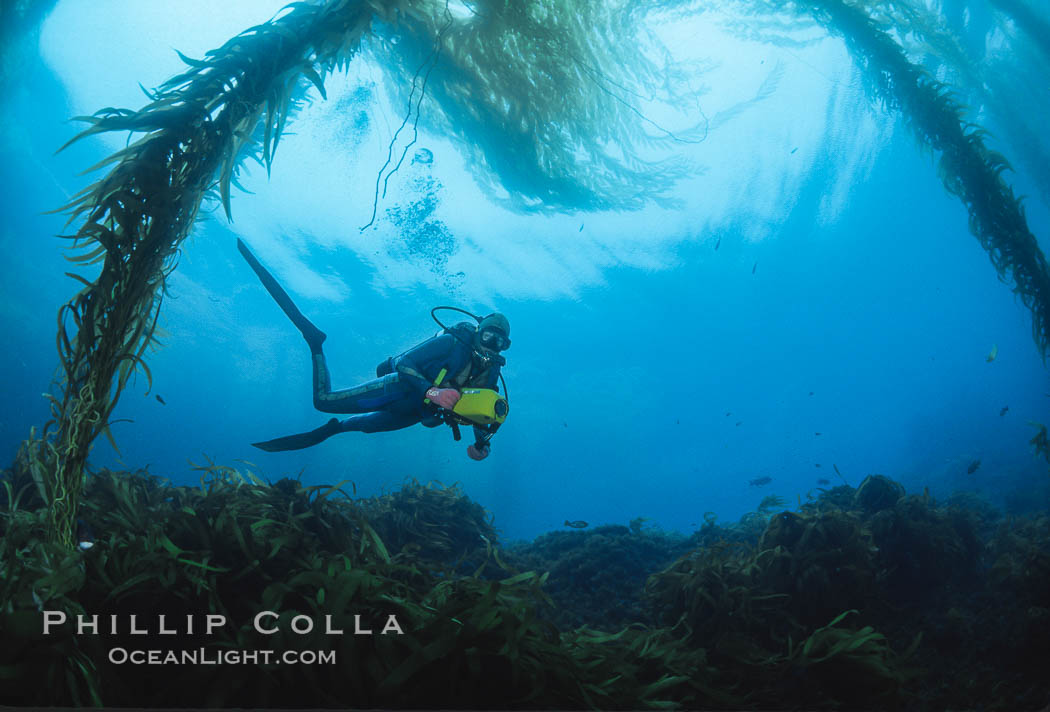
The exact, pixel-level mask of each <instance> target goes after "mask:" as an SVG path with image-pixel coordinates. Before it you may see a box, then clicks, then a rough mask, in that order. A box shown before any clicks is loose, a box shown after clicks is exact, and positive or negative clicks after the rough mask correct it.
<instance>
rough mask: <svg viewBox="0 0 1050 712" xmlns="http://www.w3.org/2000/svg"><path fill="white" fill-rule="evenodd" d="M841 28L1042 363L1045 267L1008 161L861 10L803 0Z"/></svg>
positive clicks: (1047, 332) (1049, 338)
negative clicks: (1026, 315)
mask: <svg viewBox="0 0 1050 712" xmlns="http://www.w3.org/2000/svg"><path fill="white" fill-rule="evenodd" d="M797 7H798V9H799V10H800V11H803V12H808V13H810V14H812V15H813V16H814V17H815V18H816V19H817V20H818V22H820V23H821V24H823V25H824V26H825V27H827V28H828V29H829V30H831V31H832V32H835V33H838V34H841V35H842V36H843V38H844V39H845V41H846V44H847V45H848V46H849V48H850V51H851V52H852V54H853V57H854V60H855V61H856V62H857V64H858V65H860V67H861V69H862V70H863V71H864V72H865V75H866V76H867V78H868V80H869V82H870V86H871V91H872V92H873V94H874V95H875V97H877V98H878V99H880V100H881V101H882V102H883V103H884V104H885V105H886V106H887V107H888V108H890V109H899V110H900V111H901V112H902V114H903V116H904V118H905V120H906V121H907V122H908V123H909V124H910V125H911V127H912V130H913V131H914V133H915V135H916V137H917V138H918V140H919V142H920V144H921V145H922V146H923V147H925V148H927V149H929V150H931V151H935V152H937V153H939V154H940V174H941V179H942V181H943V182H944V186H945V188H946V189H947V190H948V191H949V192H950V193H952V194H953V195H956V196H958V198H959V199H960V200H961V201H962V202H963V204H964V205H965V206H966V209H967V211H968V212H969V215H970V231H971V232H972V233H973V235H974V236H975V237H976V238H977V240H978V242H980V243H981V246H982V247H983V248H984V249H985V251H986V252H988V255H989V257H990V258H991V261H992V264H993V265H994V267H995V269H996V272H997V273H998V274H999V278H1000V279H1001V280H1003V281H1008V280H1010V279H1012V281H1013V284H1014V288H1013V291H1014V293H1015V294H1017V295H1018V296H1019V297H1020V299H1021V302H1022V303H1023V304H1024V305H1025V306H1026V307H1028V309H1029V310H1030V311H1031V314H1032V337H1033V339H1034V340H1035V343H1036V346H1037V348H1038V349H1039V353H1040V354H1041V355H1042V357H1043V360H1044V362H1045V360H1046V356H1047V349H1048V347H1050V269H1048V266H1047V261H1046V257H1045V256H1044V254H1043V252H1042V250H1041V249H1040V248H1039V244H1038V242H1037V241H1036V238H1035V236H1034V235H1033V234H1032V232H1031V230H1030V229H1029V227H1028V223H1027V221H1026V219H1025V213H1024V208H1023V206H1022V205H1021V201H1020V199H1018V198H1017V197H1016V196H1015V195H1014V192H1013V189H1012V188H1011V187H1010V186H1009V185H1008V184H1007V182H1006V181H1005V180H1004V179H1003V176H1002V174H1003V172H1004V171H1005V170H1007V169H1008V168H1009V164H1008V163H1007V162H1006V159H1005V158H1003V156H1001V155H1000V154H998V153H996V152H995V151H992V150H991V149H989V148H988V147H987V145H986V143H985V140H984V139H985V133H984V131H983V130H981V129H980V127H977V126H974V125H972V124H969V123H967V122H966V121H965V120H964V119H963V107H962V106H961V105H960V104H959V103H958V102H957V101H956V100H955V98H954V97H953V96H952V93H951V91H950V89H949V87H947V86H946V85H944V84H942V83H941V82H939V81H937V80H936V79H935V78H933V77H932V76H930V75H929V74H928V73H927V72H926V71H925V70H923V69H922V67H920V66H918V65H916V64H913V63H912V62H910V61H909V60H908V58H907V56H906V54H905V52H904V50H903V49H902V47H901V46H900V45H899V44H898V43H897V41H896V40H895V39H894V38H893V37H892V36H891V35H890V34H889V32H888V31H886V30H885V29H883V28H881V27H880V26H879V25H878V24H876V22H874V21H873V20H872V19H871V18H870V17H869V16H868V15H867V14H866V13H865V12H863V11H862V10H860V9H858V8H856V7H854V6H852V5H850V4H847V3H846V2H843V0H801V1H800V2H798V3H797Z"/></svg>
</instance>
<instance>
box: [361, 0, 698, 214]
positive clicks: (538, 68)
mask: <svg viewBox="0 0 1050 712" xmlns="http://www.w3.org/2000/svg"><path fill="white" fill-rule="evenodd" d="M432 5H433V6H437V7H439V8H443V7H444V2H442V1H440V0H434V2H433V3H432ZM420 7H422V5H420ZM470 7H471V10H472V13H473V14H472V15H471V16H470V17H468V18H466V19H457V20H456V21H454V22H452V23H450V24H448V23H447V20H446V17H445V16H444V14H443V13H442V12H433V11H431V12H424V11H420V10H415V11H411V12H409V13H407V14H406V15H405V16H403V17H400V18H398V22H397V24H396V26H393V27H390V28H387V29H386V30H385V31H381V32H377V34H378V37H379V38H380V40H381V41H380V42H377V43H375V51H376V52H377V54H378V55H379V57H380V60H381V61H382V62H383V63H384V64H385V65H387V66H388V67H394V68H396V71H397V72H398V75H399V77H400V79H399V80H396V81H394V82H393V84H392V86H393V87H394V88H395V90H397V89H400V93H399V97H400V101H407V100H409V99H411V98H412V95H411V94H410V90H414V89H415V87H416V85H417V82H413V78H414V77H417V76H419V75H420V68H421V67H426V66H427V64H426V63H427V61H428V58H429V57H430V56H431V55H432V54H433V52H434V41H435V40H434V38H435V37H440V43H441V53H440V58H439V60H438V61H437V62H436V63H435V64H434V66H433V67H432V68H430V69H426V70H425V71H426V73H427V75H428V77H427V83H426V94H427V98H428V99H429V101H428V102H427V104H426V105H425V108H424V112H425V114H426V119H427V120H428V121H429V122H430V123H431V124H433V125H435V126H436V127H437V130H439V131H440V132H442V133H448V134H452V135H454V136H456V137H458V138H459V139H460V141H459V145H460V147H461V149H462V150H464V151H465V152H466V153H467V156H468V158H469V160H470V161H471V162H472V163H473V164H474V165H475V166H477V167H478V168H479V170H477V171H474V175H475V178H476V179H477V180H478V181H480V182H481V183H482V185H483V186H484V187H485V188H486V189H487V190H488V192H489V193H490V194H491V195H493V196H494V197H495V198H497V199H503V200H504V201H505V202H506V203H507V204H508V205H509V206H510V207H512V208H514V209H517V210H522V211H544V210H553V209H570V210H598V209H634V208H639V207H641V206H642V205H644V204H646V203H647V202H650V201H654V200H661V199H662V198H663V197H665V196H663V194H664V192H665V191H666V190H667V189H668V188H670V187H671V186H672V185H673V184H674V182H675V181H676V180H677V179H679V178H681V177H682V176H684V175H685V174H686V172H687V167H686V166H685V165H683V164H682V163H680V162H677V161H672V160H668V161H663V162H658V163H647V162H646V161H644V160H643V159H642V158H640V157H639V155H638V153H637V151H636V149H637V148H641V147H647V146H654V145H656V144H657V143H660V142H667V141H675V140H683V139H682V137H678V136H675V135H673V134H670V132H667V131H665V130H663V129H662V128H660V127H656V126H655V125H653V124H652V122H650V121H649V120H648V119H647V118H646V117H645V116H644V115H643V114H641V112H640V111H639V110H638V108H637V106H635V103H636V101H635V100H636V97H637V96H638V95H652V94H653V93H654V92H656V91H657V87H658V86H660V83H661V82H666V81H667V79H666V77H662V78H660V79H658V78H657V77H658V69H657V67H656V66H655V65H654V63H653V62H652V61H651V60H650V59H649V57H648V56H647V55H646V54H645V53H644V52H643V46H642V45H643V43H642V40H643V29H642V26H641V22H640V17H641V11H640V10H638V9H637V8H636V6H633V5H631V4H629V3H623V2H603V1H599V0H586V1H584V2H571V1H569V0H527V1H524V2H523V1H521V0H481V1H480V2H474V3H471V5H470ZM661 71H662V68H661ZM666 98H667V99H668V100H669V101H674V99H675V97H669V96H668V97H666ZM646 131H651V132H652V134H653V135H651V136H650V135H648V134H647V133H646ZM685 140H693V139H691V138H689V139H685Z"/></svg>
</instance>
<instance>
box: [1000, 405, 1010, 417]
mask: <svg viewBox="0 0 1050 712" xmlns="http://www.w3.org/2000/svg"><path fill="white" fill-rule="evenodd" d="M1008 410H1010V406H1008V405H1004V406H1003V409H1002V410H1000V411H999V415H1000V416H1003V415H1006V411H1008Z"/></svg>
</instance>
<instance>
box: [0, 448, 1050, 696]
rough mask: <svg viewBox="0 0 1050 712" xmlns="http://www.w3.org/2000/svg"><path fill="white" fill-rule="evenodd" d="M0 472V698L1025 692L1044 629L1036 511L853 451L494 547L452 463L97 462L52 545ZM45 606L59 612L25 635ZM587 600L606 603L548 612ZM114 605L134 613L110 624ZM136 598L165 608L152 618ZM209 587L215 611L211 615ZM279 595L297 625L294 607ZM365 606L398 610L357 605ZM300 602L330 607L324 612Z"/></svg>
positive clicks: (1032, 680)
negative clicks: (858, 466) (722, 492)
mask: <svg viewBox="0 0 1050 712" xmlns="http://www.w3.org/2000/svg"><path fill="white" fill-rule="evenodd" d="M6 475H7V476H6V478H5V479H4V481H3V485H4V486H3V487H2V488H0V503H2V504H3V505H4V506H3V508H2V509H0V528H2V533H3V540H2V544H0V547H2V548H0V606H2V612H0V625H2V629H0V641H2V643H3V645H2V646H0V703H2V704H14V705H78V706H79V705H99V704H104V705H107V706H125V705H134V706H140V707H172V706H179V707H203V706H207V707H217V706H241V707H268V706H269V707H337V706H338V707H356V708H375V707H379V708H420V707H423V708H479V707H484V708H491V709H501V708H563V709H573V708H598V709H642V708H668V707H679V706H680V707H686V708H703V707H719V708H746V709H754V708H775V709H784V708H792V707H794V708H798V707H804V708H839V707H848V708H851V709H853V708H886V707H890V706H892V707H899V708H911V709H943V708H946V707H969V708H972V707H976V706H981V707H984V708H988V709H1023V708H1029V709H1036V708H1038V707H1040V706H1042V705H1043V704H1045V703H1046V702H1047V690H1046V686H1045V682H1044V679H1043V675H1042V673H1043V672H1045V671H1042V670H1040V669H1039V664H1038V661H1039V660H1044V659H1046V656H1047V654H1050V633H1048V626H1047V623H1048V622H1050V611H1048V609H1047V608H1046V606H1047V600H1046V591H1048V590H1050V553H1048V549H1050V547H1048V544H1050V519H1047V518H1046V517H1043V518H1038V519H1033V518H1030V519H1026V520H1011V521H1001V522H996V521H995V515H994V514H993V513H990V512H989V511H988V510H987V509H986V508H977V507H973V506H969V505H968V504H967V503H950V504H949V505H947V506H938V505H937V504H936V503H935V502H933V501H932V500H931V499H930V498H929V497H914V496H912V497H906V496H904V493H903V488H901V487H900V486H899V485H897V484H896V483H893V482H891V481H890V480H888V479H886V478H881V477H877V476H876V477H872V478H869V479H868V480H866V481H865V482H864V483H863V484H862V485H861V487H860V488H858V489H857V490H853V489H852V488H849V487H838V488H835V489H834V490H831V491H829V492H826V493H824V494H822V495H821V497H820V498H818V499H816V500H814V501H811V502H809V503H807V504H806V505H804V506H802V507H800V509H799V511H798V512H780V513H776V514H774V513H773V512H772V511H771V510H770V509H769V508H765V509H762V510H760V511H759V512H758V513H755V514H753V515H748V516H747V517H745V518H744V519H742V520H741V522H740V523H739V524H736V525H730V526H726V527H723V526H719V525H716V524H715V523H714V522H713V521H710V522H708V523H707V524H705V526H704V527H703V528H702V529H701V530H700V531H698V532H696V533H695V534H694V535H693V536H692V537H690V538H688V539H686V538H684V537H676V536H673V535H666V534H663V533H661V532H658V531H653V530H651V529H646V528H644V527H642V526H641V525H640V523H639V522H637V521H636V522H634V523H632V526H630V527H600V528H598V529H596V530H592V531H583V532H562V533H558V534H556V535H555V534H552V535H545V537H540V538H539V539H537V540H536V542H533V543H532V544H519V545H515V546H513V547H509V548H508V549H503V550H501V549H500V547H499V546H498V543H497V537H496V532H495V530H494V528H493V526H492V522H491V518H490V517H489V516H488V514H487V513H486V512H485V511H484V510H483V509H482V508H481V507H480V506H479V505H478V504H476V503H474V502H471V501H470V500H469V499H468V498H467V497H466V496H464V495H463V494H462V492H461V491H460V490H459V489H458V488H456V487H451V488H447V487H443V486H439V485H433V484H432V485H426V486H424V485H421V484H420V483H418V482H415V481H413V482H410V483H407V484H405V485H404V486H403V487H402V489H400V490H399V491H397V492H394V493H392V494H388V495H384V496H382V497H378V498H370V499H354V498H353V497H352V496H351V494H350V493H347V492H346V491H344V490H343V489H342V488H340V487H339V486H336V487H329V486H320V487H305V488H304V487H301V486H300V485H299V484H298V483H296V482H294V481H291V480H288V479H285V480H281V481H280V482H278V483H276V484H275V485H272V486H271V485H268V484H266V483H263V482H261V481H258V480H256V479H255V478H253V477H251V476H248V477H245V476H243V475H240V474H238V473H236V472H235V471H233V470H231V469H229V468H222V467H210V468H208V470H207V472H206V475H205V478H204V479H202V483H201V487H200V488H187V487H172V486H169V485H168V484H167V483H165V482H163V481H161V480H159V479H157V478H155V477H153V476H150V475H148V474H146V473H141V472H140V473H115V472H110V471H101V472H98V473H95V474H93V475H91V476H90V477H89V479H88V483H87V487H86V489H85V497H84V501H83V504H82V507H81V517H82V518H83V520H84V521H85V522H87V523H89V524H90V526H91V527H92V528H93V530H94V532H95V536H96V541H95V545H94V546H93V547H92V548H91V549H89V550H87V551H79V550H78V551H73V552H71V551H68V550H65V549H62V548H60V547H58V546H55V545H53V544H50V543H48V542H47V540H46V537H45V531H44V522H45V517H44V510H43V508H42V504H43V503H42V502H41V501H40V500H39V497H38V496H36V493H35V491H34V490H35V488H34V487H33V486H32V482H31V481H27V478H26V475H25V473H24V471H20V468H19V467H18V463H16V467H15V470H14V471H13V472H10V473H6ZM581 553H582V555H581ZM648 573H652V574H653V575H652V576H648V580H647V582H646V577H647V574H648ZM643 583H644V588H643ZM547 591H550V592H552V593H553V594H554V600H552V598H551V596H549V595H548V592H547ZM596 592H597V593H596ZM585 610H586V611H589V614H585V613H584V611H585ZM43 611H62V612H64V613H65V614H66V616H67V619H68V622H67V623H66V624H65V625H61V626H55V627H53V629H52V630H51V632H50V634H49V635H47V636H44V635H43V634H42V630H43V619H44V616H43ZM261 611H272V612H274V614H275V615H273V616H268V617H265V618H264V619H262V621H263V623H264V625H263V626H262V627H263V628H264V629H272V628H277V629H278V632H276V633H273V634H264V633H262V632H260V631H259V630H258V629H257V627H256V625H255V624H254V619H255V617H256V615H257V614H258V613H259V612H261ZM602 611H604V612H607V613H608V614H609V620H610V621H612V622H613V623H615V627H616V630H608V631H602V630H598V629H596V628H597V626H594V625H592V627H577V628H572V627H570V626H572V625H574V624H576V623H578V622H579V621H580V620H585V619H586V620H591V622H592V624H594V623H597V622H599V621H595V620H594V616H595V613H596V612H602ZM78 614H80V615H87V616H91V615H97V616H98V621H99V627H98V631H99V632H98V634H90V633H88V632H84V633H81V634H77V630H76V626H75V625H74V621H75V620H76V616H77V615H78ZM133 614H134V615H136V616H137V619H136V621H137V626H138V627H139V628H141V629H146V630H148V631H149V633H148V634H145V635H138V634H133V633H132V632H131V631H130V616H131V615H133ZM160 614H163V615H164V616H165V622H164V624H163V625H164V627H165V628H166V629H169V630H175V631H176V632H175V633H174V634H171V635H168V634H162V633H161V632H160V628H161V624H160V623H159V620H158V616H159V615H160ZM209 614H211V615H221V616H223V619H224V621H225V624H224V625H220V626H218V627H216V628H215V629H214V630H213V631H212V632H211V633H210V634H208V633H206V632H205V630H204V628H205V616H206V615H209ZM587 615H589V616H590V618H587ZM296 616H303V618H300V619H298V623H299V624H300V628H299V629H300V630H302V629H303V628H304V627H305V622H306V621H310V622H312V623H313V629H312V630H311V631H310V632H306V633H301V634H300V633H297V632H295V631H294V630H293V618H295V617H296ZM391 616H393V617H394V619H395V620H396V624H397V628H400V630H402V631H403V634H401V635H399V634H397V632H396V630H390V631H389V632H388V633H386V634H383V633H382V632H381V630H382V629H383V628H384V626H385V625H388V623H389V621H390V617H391ZM632 616H637V621H635V622H632V621H631V620H630V618H631V617H632ZM326 617H330V629H331V630H336V631H343V632H342V633H329V632H328V631H327V630H326V628H328V627H329V625H328V624H327V622H328V619H327V618H326ZM643 622H644V623H647V624H649V625H643V624H642V623H643ZM111 623H113V624H114V625H115V627H116V630H115V632H111V631H110V625H111ZM191 623H192V627H193V630H192V632H190V631H189V630H187V628H188V627H189V626H190V624H191ZM627 623H631V624H630V625H629V626H628V625H626V624H627ZM355 626H357V628H358V629H359V630H360V629H368V630H371V631H372V634H370V635H367V634H355ZM559 626H560V627H559ZM657 626H662V627H657ZM114 649H123V650H127V651H132V650H154V649H155V650H161V651H175V652H176V653H178V654H181V652H182V651H201V650H203V651H204V657H205V658H206V659H212V660H214V659H216V658H217V657H218V655H219V654H221V653H224V652H225V651H262V650H272V651H276V654H278V655H279V654H280V653H282V652H284V651H310V652H311V653H323V654H328V653H334V660H335V662H334V664H325V663H315V664H301V665H289V664H281V663H280V662H276V661H273V662H261V661H258V660H255V661H252V662H250V663H246V664H185V665H181V664H157V665H149V664H140V665H136V664H131V663H130V662H126V663H123V664H118V663H116V662H112V661H111V658H110V655H111V651H112V650H114Z"/></svg>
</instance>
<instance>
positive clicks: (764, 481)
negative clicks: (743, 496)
mask: <svg viewBox="0 0 1050 712" xmlns="http://www.w3.org/2000/svg"><path fill="white" fill-rule="evenodd" d="M772 481H773V478H772V477H756V478H755V479H753V480H748V481H747V483H748V484H749V485H751V486H752V487H761V486H762V485H768V484H769V483H770V482H772Z"/></svg>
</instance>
